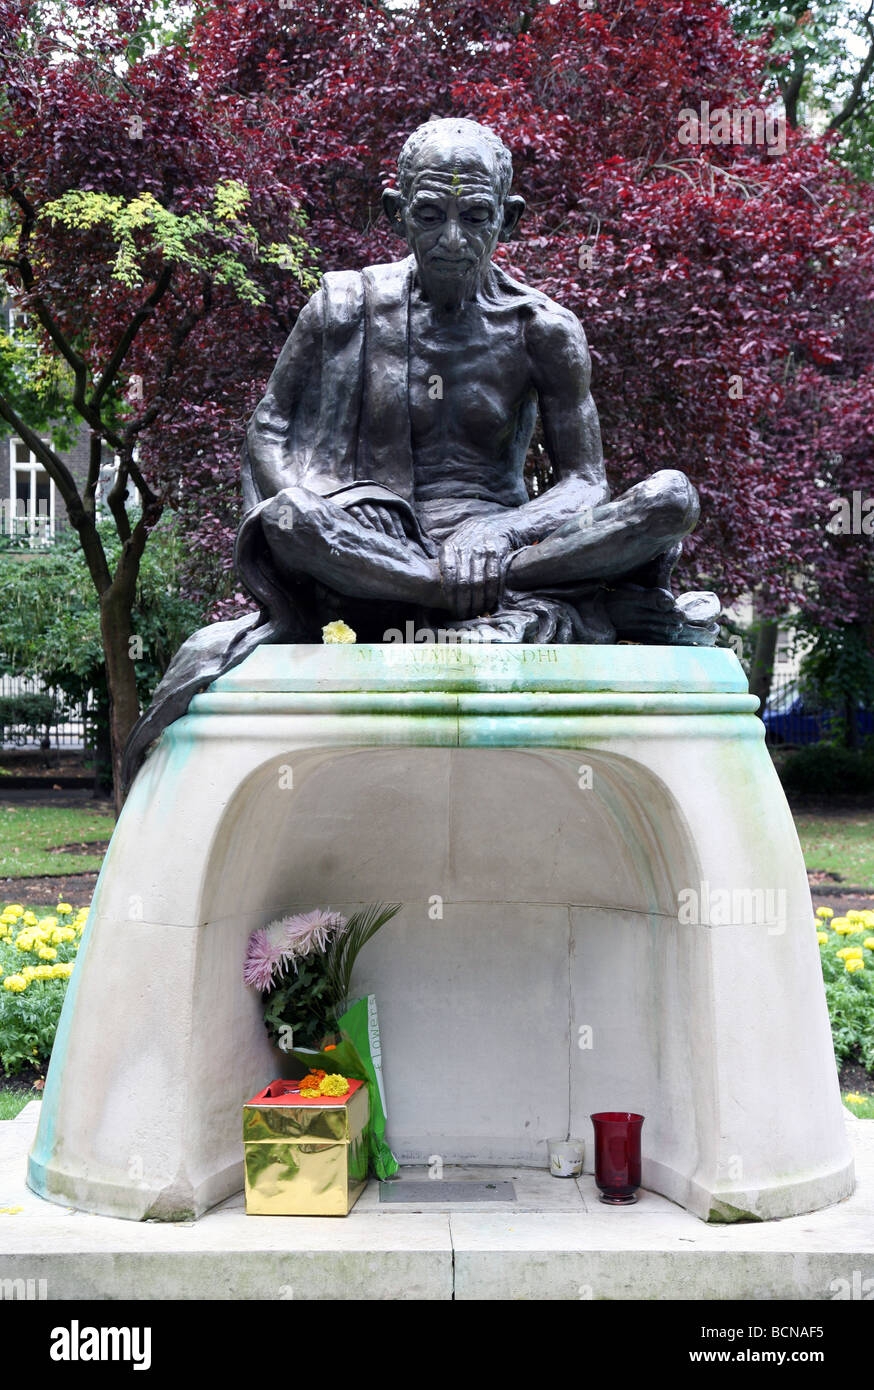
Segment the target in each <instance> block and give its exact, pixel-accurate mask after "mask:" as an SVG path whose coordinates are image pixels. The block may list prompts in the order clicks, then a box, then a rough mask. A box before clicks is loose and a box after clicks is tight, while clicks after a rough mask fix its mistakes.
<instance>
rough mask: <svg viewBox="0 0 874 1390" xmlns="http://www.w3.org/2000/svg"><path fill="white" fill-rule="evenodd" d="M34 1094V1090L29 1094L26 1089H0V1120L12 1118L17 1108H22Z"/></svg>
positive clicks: (16, 1112) (17, 1110)
mask: <svg viewBox="0 0 874 1390" xmlns="http://www.w3.org/2000/svg"><path fill="white" fill-rule="evenodd" d="M35 1096H36V1092H34V1093H33V1095H29V1094H28V1092H27V1091H3V1090H0V1120H14V1119H15V1116H16V1115H17V1114H18V1112H19V1110H23V1109H24V1107H25V1106H26V1105H27V1102H28V1101H29V1100H33V1099H34V1098H35Z"/></svg>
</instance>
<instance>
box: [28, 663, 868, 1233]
mask: <svg viewBox="0 0 874 1390" xmlns="http://www.w3.org/2000/svg"><path fill="white" fill-rule="evenodd" d="M755 707H756V701H755V699H754V698H753V697H751V696H750V695H748V694H747V691H746V682H745V680H744V677H743V674H742V672H741V669H740V666H739V665H738V663H737V661H736V659H735V657H734V656H733V655H732V654H731V653H730V652H727V651H717V650H696V649H692V648H665V647H659V648H653V647H632V646H624V647H561V646H559V647H550V646H528V647H526V646H517V647H512V646H500V647H497V646H491V647H477V646H459V647H454V646H435V645H423V646H397V647H393V646H390V645H389V646H334V647H317V646H298V647H266V648H265V647H262V648H260V649H259V650H258V651H256V652H255V653H254V654H253V655H252V656H251V657H249V658H248V660H247V661H245V662H244V663H243V664H242V665H241V666H240V667H238V668H237V669H236V670H234V671H232V672H230V673H229V674H228V675H227V676H225V677H223V678H222V679H221V680H219V681H216V682H215V684H214V685H213V686H212V687H211V688H210V690H209V691H208V692H206V693H205V694H203V695H199V696H197V697H196V698H195V699H194V701H193V702H192V705H191V709H190V712H189V713H188V715H186V716H185V718H183V719H181V720H179V721H177V723H176V724H174V725H173V726H172V727H171V728H170V729H168V730H167V731H166V732H165V734H164V735H163V736H162V738H161V739H160V741H159V743H158V744H157V746H156V748H155V749H154V751H153V752H152V754H151V756H150V757H149V759H148V761H147V763H146V765H145V766H144V768H143V769H142V771H141V772H140V774H139V776H138V778H137V780H136V782H135V784H134V787H133V789H132V792H131V795H130V798H129V800H128V803H127V805H126V806H125V809H124V813H123V815H122V817H121V819H120V821H119V824H118V827H117V829H116V832H115V835H114V836H113V840H112V843H111V845H110V849H109V852H108V854H107V857H106V861H105V863H104V867H103V871H102V873H101V876H100V880H99V882H98V885H97V891H96V894H95V898H94V903H93V905H92V910H91V916H90V919H89V924H88V928H87V932H86V936H85V938H84V940H83V945H82V948H81V950H80V954H79V963H78V966H77V969H76V971H75V973H74V976H73V980H72V981H71V985H70V989H69V992H68V998H67V1003H66V1005H65V1009H64V1013H63V1017H62V1020H61V1025H60V1029H59V1033H58V1040H57V1043H56V1047H55V1052H54V1055H53V1058H52V1064H51V1068H50V1072H49V1079H48V1083H47V1086H46V1093H45V1099H44V1101H43V1107H42V1117H41V1121H40V1127H39V1131H38V1134H37V1138H36V1142H35V1144H34V1147H33V1151H32V1153H31V1157H30V1163H29V1176H28V1181H29V1183H30V1186H31V1187H32V1188H33V1189H34V1190H35V1191H36V1192H39V1193H40V1194H42V1195H43V1196H45V1197H47V1198H49V1199H51V1200H53V1201H56V1202H60V1203H64V1204H65V1205H68V1206H74V1207H79V1208H83V1209H86V1210H90V1211H95V1212H103V1213H107V1214H112V1215H118V1216H126V1217H131V1218H134V1219H140V1218H143V1217H147V1216H152V1217H159V1218H163V1219H173V1218H174V1217H178V1216H180V1215H181V1214H183V1213H187V1214H190V1213H192V1212H193V1213H195V1214H200V1213H202V1212H203V1211H205V1210H206V1209H207V1208H208V1207H210V1206H211V1205H213V1204H214V1203H216V1202H219V1201H221V1200H222V1199H223V1198H225V1197H226V1196H228V1195H230V1194H231V1193H233V1192H235V1191H237V1190H239V1188H241V1186H242V1142H241V1130H240V1125H241V1119H240V1116H241V1106H242V1104H243V1102H244V1101H245V1100H246V1099H247V1098H248V1097H250V1096H251V1095H253V1094H254V1093H255V1092H256V1091H257V1090H258V1089H260V1088H261V1087H262V1086H263V1085H264V1084H265V1083H266V1082H267V1081H269V1080H270V1079H271V1077H272V1076H273V1075H275V1074H277V1072H278V1070H279V1069H281V1062H282V1058H281V1054H278V1053H276V1052H275V1051H274V1050H273V1049H272V1048H271V1046H270V1045H269V1044H268V1041H267V1037H266V1033H265V1031H264V1028H263V1025H262V1022H261V1017H260V1003H259V999H258V997H257V996H256V995H255V994H254V993H253V992H252V991H250V990H248V989H247V988H246V987H245V986H244V985H243V984H242V963H243V955H244V951H245V945H246V940H247V938H248V935H249V933H250V932H251V931H252V930H253V929H254V928H255V927H256V926H260V925H263V924H264V923H266V922H268V921H269V920H271V919H272V918H274V917H276V916H278V915H280V914H282V913H285V912H288V911H291V910H305V909H309V908H313V907H317V906H331V907H334V908H339V909H343V910H351V909H352V908H354V907H355V906H358V905H360V904H363V903H368V902H373V901H376V900H383V901H392V902H394V901H398V902H402V903H403V904H404V906H403V909H402V911H401V912H400V913H399V914H398V916H397V917H396V918H395V919H394V920H393V921H392V922H390V923H389V924H388V925H387V926H386V927H385V928H384V929H383V931H382V932H381V933H380V934H379V935H378V936H377V937H376V938H375V939H374V940H373V941H372V942H371V943H370V944H369V945H368V946H367V947H366V948H365V950H364V951H363V953H362V955H361V957H360V958H359V964H358V967H357V979H356V982H355V983H356V985H357V987H358V989H359V992H365V991H367V992H370V991H372V992H374V993H375V994H376V996H377V999H378V1004H379V1013H380V1024H381V1030H382V1039H383V1057H384V1066H385V1079H386V1084H387V1097H388V1108H389V1139H390V1141H391V1143H392V1144H393V1147H394V1148H395V1152H396V1153H397V1155H398V1157H399V1158H400V1159H401V1161H402V1162H403V1161H405V1160H406V1161H419V1162H421V1161H424V1160H427V1159H428V1158H429V1157H430V1156H431V1155H433V1154H439V1155H441V1157H442V1158H443V1160H444V1162H446V1163H451V1162H467V1163H470V1162H472V1163H489V1164H495V1163H513V1164H529V1165H545V1163H546V1146H545V1140H546V1137H547V1136H548V1135H555V1134H560V1133H565V1132H568V1131H569V1132H570V1133H572V1134H575V1135H581V1136H582V1137H584V1138H585V1139H586V1141H587V1167H588V1166H590V1161H591V1154H592V1142H591V1125H590V1123H589V1118H588V1117H589V1115H590V1113H591V1112H593V1111H596V1110H602V1109H629V1110H637V1111H640V1112H642V1113H643V1114H644V1115H645V1116H646V1123H645V1125H644V1129H643V1151H644V1172H643V1180H644V1185H645V1186H646V1187H648V1188H650V1189H652V1190H654V1191H656V1192H660V1193H662V1194H664V1195H665V1196H668V1197H670V1198H672V1199H673V1200H674V1201H676V1202H678V1203H680V1204H681V1205H683V1206H685V1207H687V1208H688V1209H689V1210H690V1211H693V1212H695V1213H696V1214H697V1215H699V1216H701V1217H702V1218H704V1219H711V1220H736V1219H743V1218H750V1217H753V1218H764V1219H767V1218H773V1217H783V1216H789V1215H792V1214H795V1213H800V1212H805V1211H811V1210H813V1209H815V1208H817V1207H822V1206H825V1205H827V1204H828V1203H830V1202H834V1201H837V1200H839V1199H840V1198H842V1197H844V1196H846V1195H848V1194H849V1193H850V1192H851V1191H852V1187H853V1167H852V1159H851V1155H850V1151H849V1148H848V1145H847V1141H846V1137H845V1133H844V1127H843V1123H842V1113H841V1106H840V1096H839V1091H838V1082H837V1075H836V1071H835V1063H834V1056H833V1052H832V1048H831V1040H830V1036H829V1026H828V1017H827V1012H826V1006H825V999H824V995H823V987H822V979H821V972H820V966H819V958H818V948H817V945H816V939H815V934H814V930H813V925H812V918H811V906H810V896H809V892H808V888H807V881H806V875H805V871H804V864H803V861H802V857H801V852H800V849H799V846H798V840H797V837H796V835H795V830H794V826H793V823H792V818H791V816H790V814H789V810H788V807H787V805H786V802H785V799H784V797H783V794H782V790H781V788H780V785H779V782H778V780H777V777H776V775H775V773H774V770H773V767H772V765H771V761H770V758H769V756H768V753H767V751H766V749H765V746H764V742H763V730H762V726H761V723H760V722H759V720H758V719H757V718H756V717H755V714H754V710H755Z"/></svg>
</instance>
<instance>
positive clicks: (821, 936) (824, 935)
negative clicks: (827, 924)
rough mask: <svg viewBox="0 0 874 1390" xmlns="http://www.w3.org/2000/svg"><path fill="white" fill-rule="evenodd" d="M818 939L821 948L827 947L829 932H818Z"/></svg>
mask: <svg viewBox="0 0 874 1390" xmlns="http://www.w3.org/2000/svg"><path fill="white" fill-rule="evenodd" d="M816 939H817V941H818V942H819V944H820V946H825V944H826V942H827V941H828V932H827V931H818V932H817V933H816Z"/></svg>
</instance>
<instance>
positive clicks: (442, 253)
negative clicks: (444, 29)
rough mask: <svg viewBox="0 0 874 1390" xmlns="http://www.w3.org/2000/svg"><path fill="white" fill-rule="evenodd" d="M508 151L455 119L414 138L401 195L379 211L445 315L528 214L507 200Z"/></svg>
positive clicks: (389, 194)
mask: <svg viewBox="0 0 874 1390" xmlns="http://www.w3.org/2000/svg"><path fill="white" fill-rule="evenodd" d="M512 175H513V164H512V160H511V159H510V151H509V150H508V149H507V147H506V146H505V145H504V144H503V142H502V141H501V140H499V139H498V137H497V135H496V134H495V133H494V131H493V130H489V129H488V127H487V126H484V125H478V124H477V122H476V121H466V120H463V119H460V118H453V117H450V118H449V119H447V120H438V121H428V123H427V124H426V125H421V126H419V128H418V130H414V131H413V133H412V135H411V136H410V138H409V139H408V140H407V142H406V144H405V145H404V148H403V149H402V150H401V153H400V158H399V160H398V186H397V188H386V189H383V194H382V205H383V207H384V208H385V213H386V216H387V217H388V219H389V221H390V222H391V223H392V224H393V225H394V227H395V230H396V231H397V232H399V233H400V235H401V236H403V237H404V239H405V240H406V242H407V245H408V246H409V247H410V249H411V251H412V252H413V255H414V256H415V258H416V264H417V268H418V279H419V283H420V285H421V287H422V288H423V290H424V293H425V294H426V296H427V297H428V298H429V299H431V300H433V301H434V302H435V303H439V304H441V305H442V306H443V307H444V308H453V306H458V305H460V304H462V303H463V302H464V301H465V300H468V299H471V298H472V297H473V296H474V295H475V294H476V293H477V292H478V288H479V287H480V285H481V284H482V283H483V281H484V277H485V276H486V275H487V274H488V273H489V265H490V263H491V259H492V254H493V252H494V250H495V247H496V246H497V244H498V242H499V241H509V239H510V237H511V236H512V235H513V232H514V231H515V229H516V226H517V224H518V222H519V218H520V217H521V216H522V212H523V210H524V208H525V201H524V199H523V198H520V197H518V196H516V195H514V194H511V193H510V180H511V178H512Z"/></svg>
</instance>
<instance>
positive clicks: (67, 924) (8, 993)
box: [0, 902, 88, 1073]
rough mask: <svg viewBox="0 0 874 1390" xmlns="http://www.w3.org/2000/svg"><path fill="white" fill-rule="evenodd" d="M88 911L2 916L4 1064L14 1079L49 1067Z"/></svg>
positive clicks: (0, 1040)
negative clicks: (28, 1068)
mask: <svg viewBox="0 0 874 1390" xmlns="http://www.w3.org/2000/svg"><path fill="white" fill-rule="evenodd" d="M87 920H88V909H87V908H80V909H78V910H76V909H74V908H73V906H72V905H71V904H70V903H65V902H59V903H58V905H57V907H56V908H55V909H54V911H49V909H48V908H44V907H38V908H29V907H27V906H26V905H25V904H23V903H9V904H8V906H6V907H5V908H4V909H3V910H2V912H0V986H2V988H0V1061H2V1063H3V1066H4V1068H5V1069H6V1070H7V1071H8V1072H10V1073H14V1072H15V1071H17V1070H20V1069H21V1067H22V1066H25V1065H29V1066H33V1065H37V1066H41V1065H43V1064H44V1063H47V1062H48V1059H49V1056H50V1055H51V1049H52V1045H53V1043H54V1037H55V1031H56V1029H57V1024H58V1018H59V1016H60V1012H61V1005H62V1004H63V1000H64V994H65V992H66V988H67V982H68V981H69V979H70V977H71V976H72V974H73V970H74V967H75V962H76V955H77V952H78V950H79V942H80V940H81V938H82V933H83V931H84V930H85V923H86V922H87Z"/></svg>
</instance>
